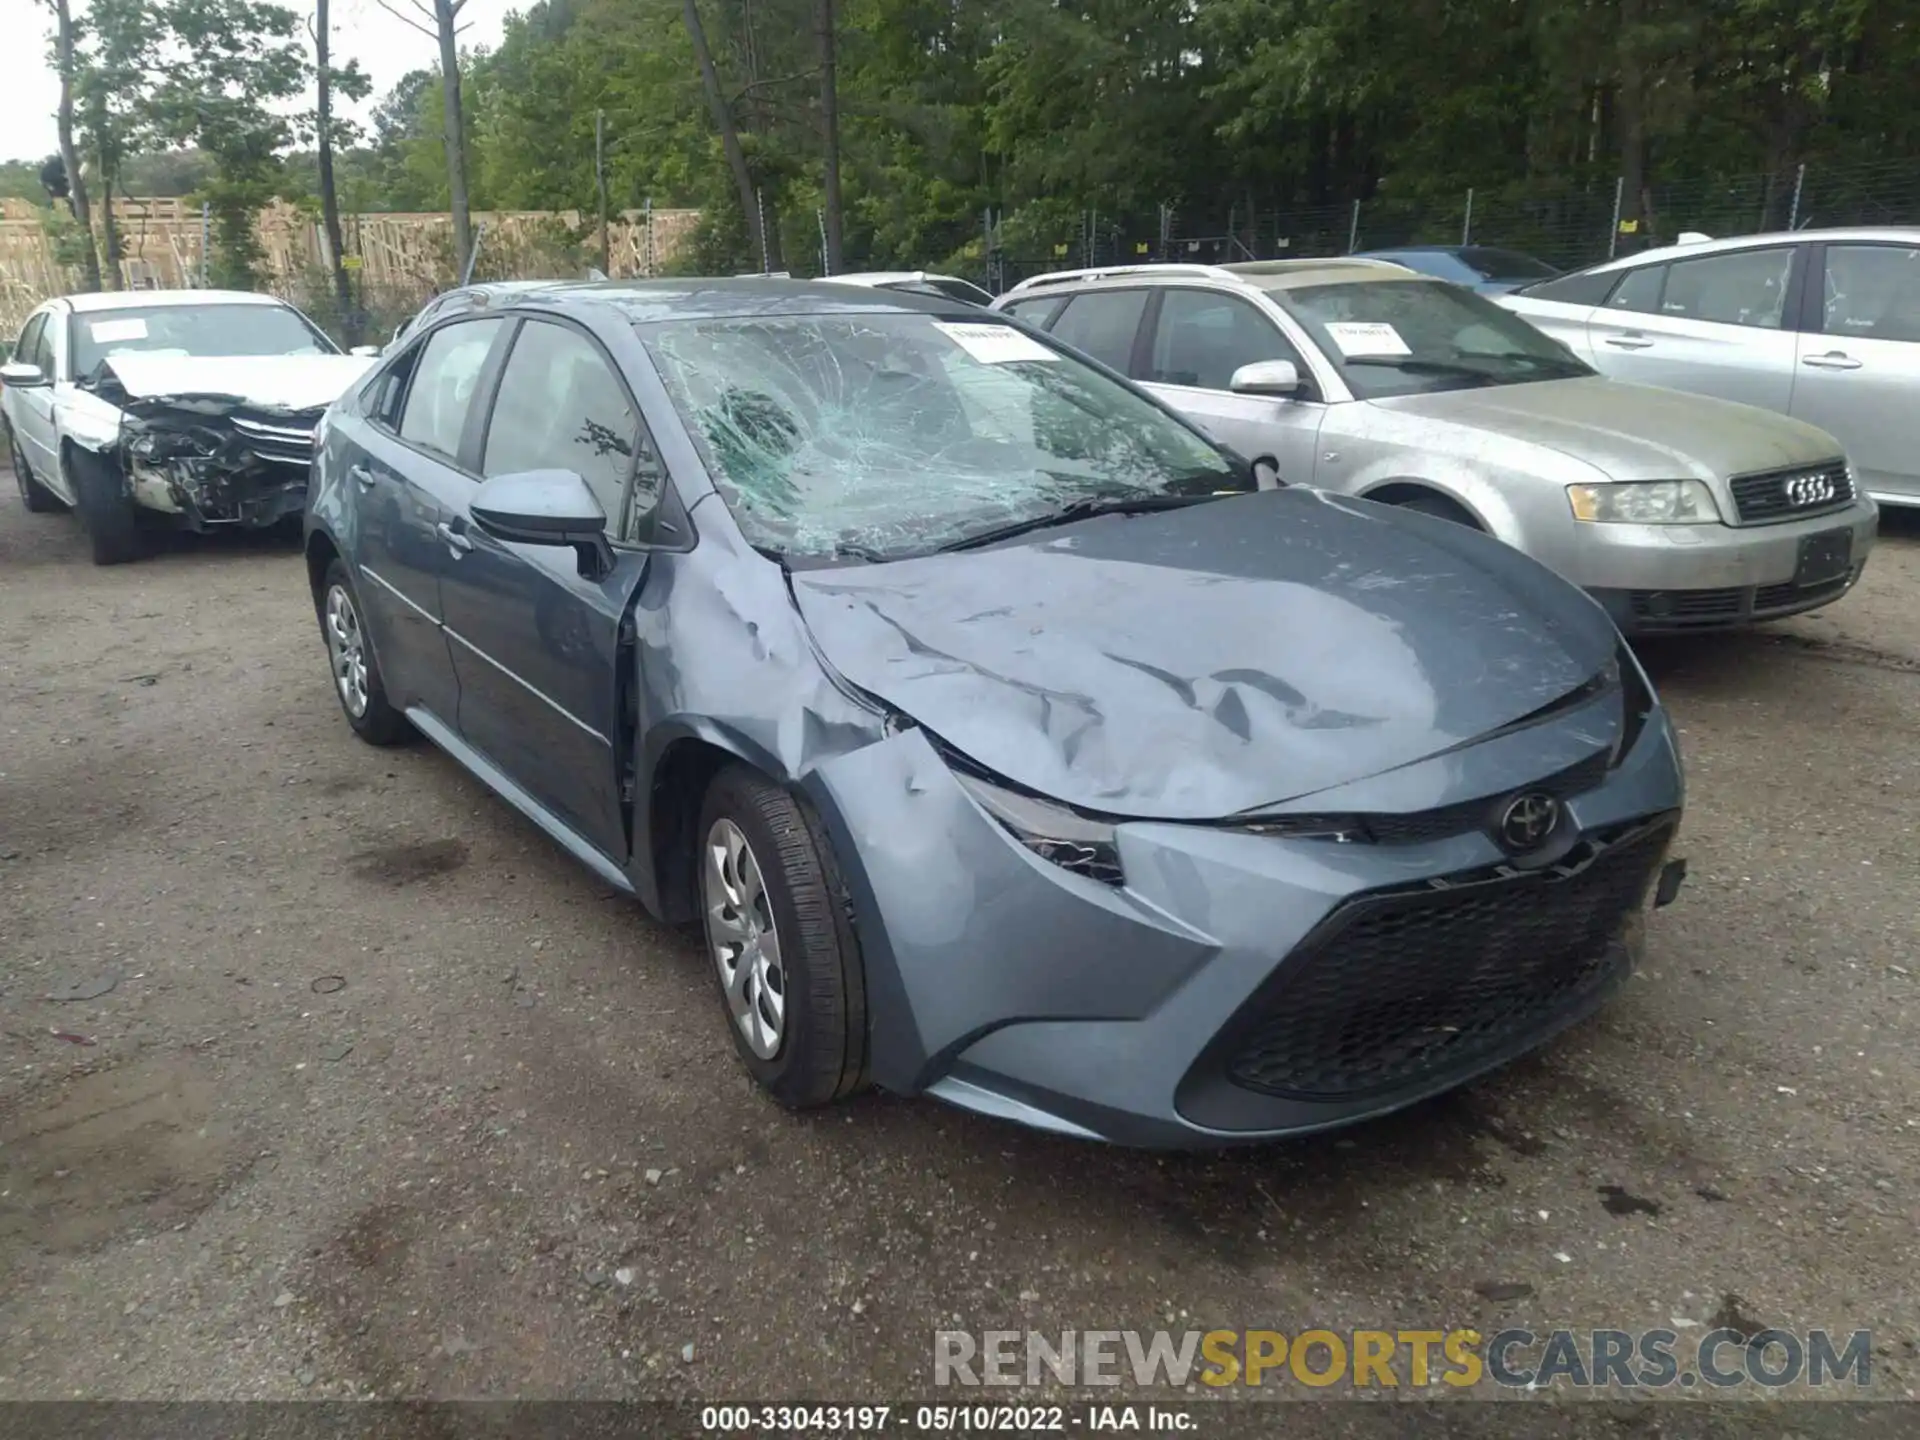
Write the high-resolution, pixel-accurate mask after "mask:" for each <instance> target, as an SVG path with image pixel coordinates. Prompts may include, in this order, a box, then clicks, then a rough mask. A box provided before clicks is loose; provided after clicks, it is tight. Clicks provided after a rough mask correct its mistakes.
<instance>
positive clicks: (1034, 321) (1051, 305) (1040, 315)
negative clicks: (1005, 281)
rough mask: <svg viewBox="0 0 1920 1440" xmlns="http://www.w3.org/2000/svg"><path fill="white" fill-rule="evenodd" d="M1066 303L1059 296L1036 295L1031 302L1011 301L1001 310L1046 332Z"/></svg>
mask: <svg viewBox="0 0 1920 1440" xmlns="http://www.w3.org/2000/svg"><path fill="white" fill-rule="evenodd" d="M1064 303H1065V302H1064V301H1063V300H1062V299H1061V298H1060V297H1059V296H1058V295H1035V296H1034V297H1033V298H1032V299H1030V300H1010V301H1008V302H1007V303H1006V304H1005V305H1002V306H1001V307H1000V309H1001V310H1002V311H1003V312H1004V313H1006V314H1008V315H1018V316H1019V317H1020V318H1021V319H1022V320H1024V321H1026V322H1027V324H1029V325H1035V326H1038V327H1039V328H1040V329H1042V330H1045V329H1046V328H1047V327H1048V326H1049V325H1051V324H1052V323H1053V317H1054V316H1055V315H1057V314H1059V313H1060V307H1061V305H1063V304H1064Z"/></svg>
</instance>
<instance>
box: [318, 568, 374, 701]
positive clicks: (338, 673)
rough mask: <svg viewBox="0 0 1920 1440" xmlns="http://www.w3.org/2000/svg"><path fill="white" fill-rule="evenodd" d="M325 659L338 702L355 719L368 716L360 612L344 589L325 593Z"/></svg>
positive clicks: (335, 589) (364, 639)
mask: <svg viewBox="0 0 1920 1440" xmlns="http://www.w3.org/2000/svg"><path fill="white" fill-rule="evenodd" d="M324 628H325V630H326V632H327V656H328V658H329V659H330V660H331V661H332V662H333V683H334V684H335V686H337V687H338V688H339V691H340V703H341V704H342V705H345V706H346V707H347V714H349V715H351V716H352V717H353V718H354V719H356V720H358V719H359V718H360V717H361V716H363V715H365V714H366V713H367V642H366V637H365V636H364V635H363V634H362V633H361V630H360V612H359V611H358V610H356V609H354V606H353V597H352V596H351V595H349V594H348V593H347V591H346V587H344V586H341V585H335V586H333V587H332V588H331V589H329V590H328V591H327V619H326V625H325V627H324Z"/></svg>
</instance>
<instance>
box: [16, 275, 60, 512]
mask: <svg viewBox="0 0 1920 1440" xmlns="http://www.w3.org/2000/svg"><path fill="white" fill-rule="evenodd" d="M59 320H60V317H59V316H57V315H55V314H53V313H52V312H50V311H45V310H43V311H41V312H40V313H39V314H38V315H35V316H34V317H33V318H32V319H30V320H29V321H27V324H26V328H25V329H23V330H22V331H21V332H20V340H19V343H18V344H17V345H15V346H14V351H13V354H14V358H15V359H16V360H18V361H20V362H21V363H22V364H26V365H38V366H39V367H40V373H41V375H42V376H44V377H45V379H46V384H44V385H25V386H15V387H14V388H13V389H12V391H11V392H10V393H11V394H12V397H13V403H12V404H11V405H10V406H8V407H7V408H8V410H9V412H10V414H11V416H12V419H11V422H10V423H11V424H12V426H13V434H14V438H15V439H17V440H18V441H19V442H20V453H21V454H22V455H23V456H24V457H25V458H26V462H27V464H28V465H29V466H31V467H32V469H33V473H34V474H35V475H36V476H38V477H40V480H41V481H42V483H48V482H50V481H53V480H54V479H56V478H57V475H58V472H59V466H58V464H57V463H56V461H57V460H58V458H59V454H60V442H59V440H58V438H57V437H56V435H55V433H54V423H53V401H54V384H55V382H56V380H57V379H58V376H56V375H55V374H54V370H53V345H52V342H51V336H50V334H49V332H50V331H52V330H54V329H56V328H57V327H58V325H59Z"/></svg>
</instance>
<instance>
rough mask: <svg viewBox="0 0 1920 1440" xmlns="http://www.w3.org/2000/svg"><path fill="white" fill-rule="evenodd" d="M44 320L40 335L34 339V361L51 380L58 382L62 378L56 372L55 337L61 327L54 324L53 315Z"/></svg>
mask: <svg viewBox="0 0 1920 1440" xmlns="http://www.w3.org/2000/svg"><path fill="white" fill-rule="evenodd" d="M43 318H44V320H45V323H44V324H42V325H41V327H40V333H39V334H38V335H36V336H34V337H33V355H32V360H33V363H34V364H36V365H38V366H39V367H40V368H41V369H42V370H43V371H45V372H46V376H47V378H48V379H49V380H57V379H59V378H60V377H59V376H58V375H57V374H56V373H55V371H54V354H53V337H54V334H55V332H57V331H58V330H59V328H60V327H59V326H58V325H57V324H55V323H54V318H53V317H52V316H51V315H48V316H45V317H43Z"/></svg>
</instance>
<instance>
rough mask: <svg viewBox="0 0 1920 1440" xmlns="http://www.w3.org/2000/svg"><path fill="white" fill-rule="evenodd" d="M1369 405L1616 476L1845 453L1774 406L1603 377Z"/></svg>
mask: <svg viewBox="0 0 1920 1440" xmlns="http://www.w3.org/2000/svg"><path fill="white" fill-rule="evenodd" d="M1368 403H1369V404H1373V405H1377V406H1379V407H1381V408H1382V409H1386V410H1393V411H1397V412H1399V413H1401V414H1405V415H1419V416H1422V417H1424V418H1426V419H1430V420H1445V421H1452V422H1453V423H1455V424H1459V425H1470V426H1472V427H1474V428H1475V429H1477V430H1490V431H1492V432H1494V433H1495V434H1498V435H1505V436H1510V437H1512V438H1513V439H1516V440H1524V441H1529V442H1531V443H1533V444H1535V445H1541V446H1545V447H1546V448H1547V449H1549V450H1555V451H1558V452H1559V453H1560V454H1563V455H1570V456H1572V457H1573V458H1574V459H1576V460H1584V461H1585V462H1587V463H1588V464H1590V465H1597V466H1598V467H1599V468H1600V469H1601V470H1603V471H1605V472H1606V473H1607V474H1608V475H1609V476H1611V477H1612V478H1613V479H1615V480H1682V479H1687V478H1689V477H1691V478H1693V479H1698V480H1712V479H1714V478H1715V477H1716V476H1719V477H1723V478H1724V477H1727V476H1732V475H1745V474H1750V473H1752V472H1754V471H1756V470H1778V469H1784V468H1786V467H1788V466H1792V465H1811V464H1817V463H1818V462H1820V461H1823V460H1834V459H1837V458H1839V456H1840V454H1841V448H1840V444H1839V442H1838V441H1836V440H1835V439H1834V438H1833V437H1832V436H1831V435H1828V434H1827V433H1826V432H1824V431H1822V430H1816V429H1815V428H1814V427H1813V426H1811V425H1808V424H1805V423H1804V422H1802V421H1799V420H1793V419H1790V418H1788V417H1787V416H1785V415H1776V414H1775V413H1774V412H1773V411H1771V410H1760V409H1757V408H1755V407H1754V406H1751V405H1740V404H1737V403H1735V402H1734V401H1731V400H1715V399H1712V398H1710V397H1708V396H1705V395H1690V394H1686V393H1684V392H1682V391H1679V390H1662V389H1658V388H1656V387H1654V386H1651V385H1631V384H1627V383H1625V382H1623V381H1619V380H1609V379H1606V378H1605V377H1604V376H1598V375H1595V376H1589V377H1585V378H1581V379H1572V380H1541V381H1536V382H1534V383H1532V384H1526V385H1489V386H1487V387H1485V388H1484V389H1476V390H1443V391H1439V392H1437V393H1434V394H1429V395H1395V396H1391V397H1388V398H1386V399H1382V400H1373V401H1369V402H1368Z"/></svg>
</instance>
